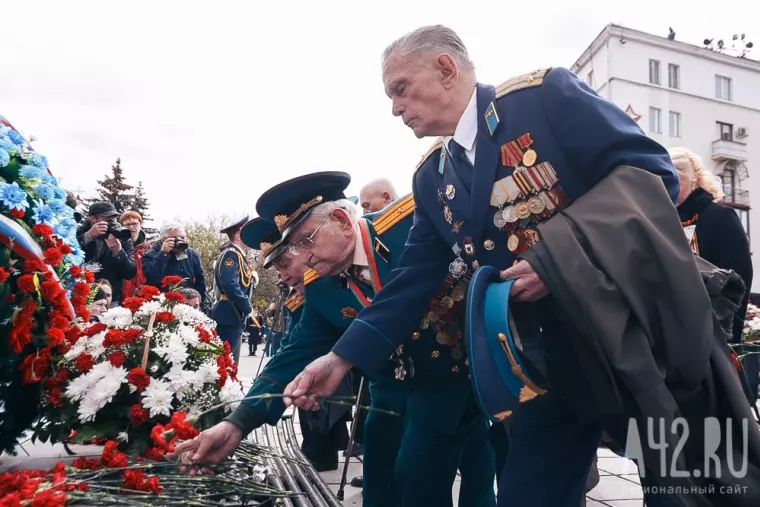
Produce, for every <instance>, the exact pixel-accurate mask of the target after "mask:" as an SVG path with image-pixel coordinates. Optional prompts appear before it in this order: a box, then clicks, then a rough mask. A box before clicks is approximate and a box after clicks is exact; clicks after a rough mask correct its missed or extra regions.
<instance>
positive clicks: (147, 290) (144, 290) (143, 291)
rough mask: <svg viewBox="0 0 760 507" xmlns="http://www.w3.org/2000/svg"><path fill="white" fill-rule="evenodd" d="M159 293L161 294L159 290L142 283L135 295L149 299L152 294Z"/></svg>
mask: <svg viewBox="0 0 760 507" xmlns="http://www.w3.org/2000/svg"><path fill="white" fill-rule="evenodd" d="M159 294H161V291H160V290H158V289H157V288H155V287H153V286H152V285H143V286H142V287H141V288H140V291H139V292H138V293H137V296H138V297H141V298H143V299H145V300H148V301H150V300H151V299H153V297H154V296H158V295H159Z"/></svg>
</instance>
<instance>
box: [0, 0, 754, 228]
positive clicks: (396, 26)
mask: <svg viewBox="0 0 760 507" xmlns="http://www.w3.org/2000/svg"><path fill="white" fill-rule="evenodd" d="M742 4H744V5H750V3H749V0H741V1H734V2H730V3H729V4H719V3H717V2H710V3H707V2H705V4H704V5H705V7H704V8H702V9H697V8H695V6H694V2H686V1H681V0H678V1H668V0H659V1H653V0H643V1H637V2H635V3H634V2H607V1H599V0H597V1H591V0H582V1H576V2H566V1H558V0H547V1H530V2H513V1H505V0H500V1H497V0H490V1H475V0H472V1H468V2H465V1H462V0H460V1H449V0H438V1H428V0H404V1H397V0H385V1H383V2H361V1H355V0H354V1H347V0H346V1H331V0H324V1H322V2H315V1H306V0H292V1H281V2H264V1H253V0H251V1H224V0H214V1H213V2H211V1H205V2H191V1H187V0H185V1H182V2H169V1H158V0H152V1H149V2H148V1H138V0H132V1H130V2H119V3H118V6H116V2H104V1H98V2H91V3H90V2H77V1H70V0H69V1H66V2H61V1H51V2H37V1H30V0H23V1H19V0H13V1H10V0H0V13H2V22H1V23H0V41H2V45H0V53H1V54H2V58H1V59H0V114H2V115H4V116H6V117H7V118H8V119H10V120H11V121H12V122H13V123H14V124H15V126H16V127H17V128H19V129H21V130H22V131H24V133H25V134H26V135H29V134H33V135H34V136H35V137H37V138H38V139H39V140H38V141H37V142H36V143H34V144H35V147H36V148H37V150H38V151H40V152H42V153H43V154H44V155H46V156H47V157H48V158H49V160H50V162H51V168H52V170H53V172H54V173H55V174H56V175H57V176H58V177H59V178H60V179H62V180H63V183H64V186H66V187H68V188H70V189H79V190H82V191H84V192H88V191H90V192H91V191H92V190H93V189H94V187H95V180H96V179H100V178H102V177H103V175H104V174H105V173H106V172H107V171H108V170H109V167H110V165H111V164H112V162H113V161H114V160H115V159H116V157H121V159H122V166H123V167H124V169H125V173H126V175H127V177H128V179H129V180H130V181H131V182H132V183H137V182H138V181H143V182H144V185H145V187H146V189H147V192H148V197H149V198H150V200H151V205H152V214H153V215H154V218H156V219H158V220H159V221H160V220H163V219H168V218H173V217H175V216H178V215H179V216H183V217H195V218H203V217H205V216H206V215H208V214H212V215H236V214H241V213H244V212H246V213H247V212H250V213H251V214H254V213H255V210H254V205H255V202H256V199H257V198H258V196H259V195H260V194H261V193H262V192H263V191H264V190H266V189H267V188H268V187H270V186H272V185H274V184H276V183H277V182H279V181H282V180H284V179H287V178H291V177H294V176H297V175H301V174H305V173H308V172H313V171H321V170H340V171H346V172H348V173H351V175H352V177H353V181H352V184H351V187H350V188H349V191H350V192H351V193H353V194H356V193H358V190H359V188H360V187H361V185H362V184H363V183H366V182H367V181H369V180H370V179H372V178H373V177H377V176H379V175H385V176H388V177H390V178H391V180H392V181H393V182H394V184H396V185H397V187H398V190H399V191H400V192H408V191H410V190H411V175H412V173H413V170H414V167H415V165H416V163H417V162H418V161H419V158H420V156H421V155H422V154H423V153H424V152H425V151H426V149H427V147H428V146H429V145H430V143H431V140H425V139H423V140H418V139H416V138H415V137H414V135H413V134H412V132H411V131H410V130H409V129H407V128H406V127H405V126H404V125H403V123H402V122H401V120H400V119H398V118H395V117H393V116H392V115H391V103H390V100H389V99H388V98H387V97H386V96H385V94H384V93H383V87H382V82H381V76H380V54H381V52H382V50H383V48H384V47H385V46H386V45H387V44H388V43H390V42H391V41H392V40H393V39H395V38H396V37H398V36H400V35H402V34H404V33H406V32H408V31H410V30H412V29H414V28H417V27H419V26H422V25H427V24H435V23H443V24H446V25H448V26H450V27H452V28H454V29H455V30H456V31H457V32H458V33H459V35H460V36H461V37H462V38H463V40H464V42H465V43H466V44H467V46H468V48H469V50H470V53H471V56H472V58H473V60H474V62H475V64H476V67H477V72H478V78H479V80H480V81H481V82H487V83H491V84H498V83H500V82H502V81H504V80H506V79H508V78H509V77H512V76H514V75H519V74H522V73H526V72H530V71H532V70H535V69H537V68H542V67H547V66H564V67H569V66H571V65H572V64H573V62H575V60H576V59H577V58H578V57H579V56H580V54H581V53H582V52H583V50H584V49H585V48H586V47H587V46H588V45H589V44H590V43H591V41H592V40H593V39H594V38H595V37H596V36H597V35H598V33H599V32H600V31H601V30H602V29H603V28H604V26H605V25H606V24H607V23H611V22H612V23H619V24H623V25H625V26H627V27H630V28H636V29H639V30H644V31H648V32H651V33H655V34H659V35H663V36H665V35H667V33H668V27H669V26H672V27H673V28H674V29H675V31H676V34H677V39H678V40H683V41H686V42H693V43H699V42H700V41H701V40H702V39H704V38H705V37H708V36H709V37H713V36H716V37H730V35H731V34H733V33H736V32H742V31H746V32H747V35H748V36H749V37H750V38H751V37H753V36H758V38H759V39H760V33H752V29H753V26H754V27H755V32H757V30H756V27H757V23H756V22H754V23H753V20H756V19H757V16H756V15H754V14H753V15H748V11H747V9H743V8H742ZM708 6H712V7H708ZM755 10H756V9H755ZM756 42H760V40H758V41H756ZM758 56H760V55H755V57H756V58H757V57H758Z"/></svg>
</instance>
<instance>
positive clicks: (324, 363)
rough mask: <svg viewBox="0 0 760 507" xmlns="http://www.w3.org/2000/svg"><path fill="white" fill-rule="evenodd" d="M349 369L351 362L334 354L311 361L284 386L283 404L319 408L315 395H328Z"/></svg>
mask: <svg viewBox="0 0 760 507" xmlns="http://www.w3.org/2000/svg"><path fill="white" fill-rule="evenodd" d="M350 369H351V363H349V362H348V361H346V360H345V359H343V358H342V357H340V356H339V355H337V354H335V353H334V352H330V353H329V354H327V355H325V356H322V357H320V358H319V359H316V360H315V361H312V363H311V364H310V365H309V366H307V367H306V369H304V371H302V372H301V373H299V374H298V376H297V377H296V378H295V379H293V382H291V383H290V384H288V386H287V387H286V388H285V392H284V394H285V399H284V400H283V401H284V403H285V406H286V407H287V406H290V405H295V406H296V407H299V408H303V409H305V410H319V403H317V400H316V399H314V397H315V396H330V395H331V394H332V393H334V392H335V390H336V389H337V388H338V385H339V384H340V381H341V380H343V377H345V376H346V373H348V370H350Z"/></svg>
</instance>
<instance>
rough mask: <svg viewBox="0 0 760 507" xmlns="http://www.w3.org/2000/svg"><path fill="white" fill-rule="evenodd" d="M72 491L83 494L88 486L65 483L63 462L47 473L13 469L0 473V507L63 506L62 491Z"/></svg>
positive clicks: (72, 482)
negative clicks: (50, 485)
mask: <svg viewBox="0 0 760 507" xmlns="http://www.w3.org/2000/svg"><path fill="white" fill-rule="evenodd" d="M43 483H44V484H45V485H44V486H43ZM48 484H52V487H49V486H48ZM75 489H76V490H79V491H87V490H88V489H89V487H88V486H87V484H85V483H83V482H74V481H67V480H66V467H65V466H64V465H63V463H58V464H56V465H55V468H53V469H52V470H50V471H47V472H46V471H44V470H21V471H18V470H14V471H13V472H6V473H3V474H0V507H22V506H29V507H58V506H63V505H66V492H67V491H74V490H75Z"/></svg>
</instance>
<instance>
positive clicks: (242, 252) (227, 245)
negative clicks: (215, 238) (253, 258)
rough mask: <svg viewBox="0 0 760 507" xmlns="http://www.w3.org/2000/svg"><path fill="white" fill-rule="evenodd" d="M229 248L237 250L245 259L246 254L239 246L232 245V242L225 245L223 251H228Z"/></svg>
mask: <svg viewBox="0 0 760 507" xmlns="http://www.w3.org/2000/svg"><path fill="white" fill-rule="evenodd" d="M228 248H233V249H235V250H237V251H238V252H240V254H241V255H242V256H243V257H245V252H244V251H243V249H242V248H240V247H239V246H237V245H236V244H235V243H232V242H229V243H227V244H226V245H224V246H223V247H222V250H227V249H228Z"/></svg>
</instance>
